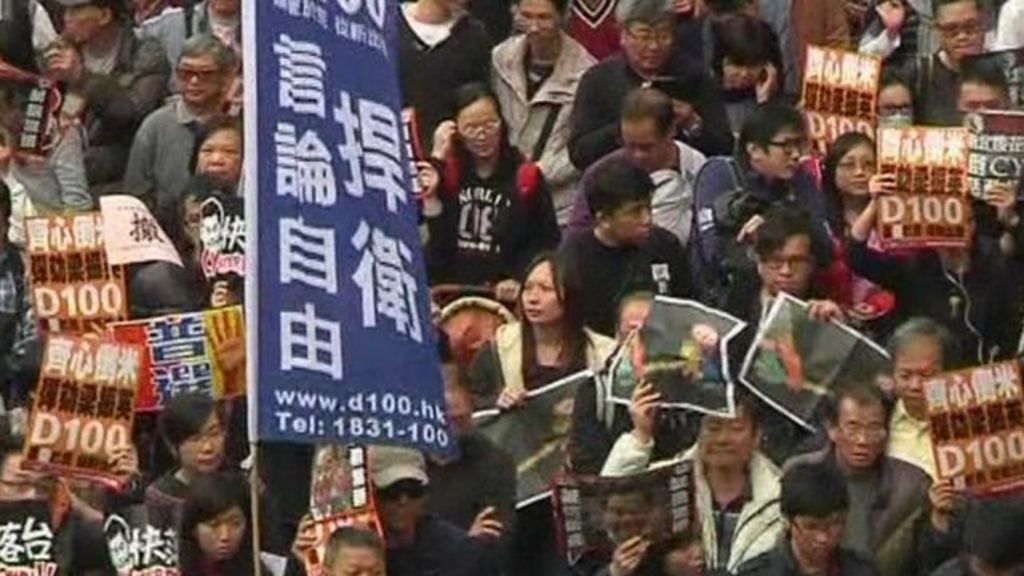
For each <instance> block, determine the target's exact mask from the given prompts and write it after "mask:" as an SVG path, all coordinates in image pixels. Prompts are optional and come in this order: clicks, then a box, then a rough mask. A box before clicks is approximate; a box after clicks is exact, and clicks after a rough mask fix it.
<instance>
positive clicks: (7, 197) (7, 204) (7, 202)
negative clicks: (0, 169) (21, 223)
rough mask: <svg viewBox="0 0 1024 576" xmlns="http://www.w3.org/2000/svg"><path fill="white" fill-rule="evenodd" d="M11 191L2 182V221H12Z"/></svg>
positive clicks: (0, 217) (0, 183) (0, 195)
mask: <svg viewBox="0 0 1024 576" xmlns="http://www.w3.org/2000/svg"><path fill="white" fill-rule="evenodd" d="M11 211H12V208H11V189H10V188H8V187H7V184H6V183H5V182H3V181H2V180H0V219H2V220H4V221H5V222H6V221H7V220H10V218H11Z"/></svg>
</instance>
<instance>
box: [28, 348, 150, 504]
mask: <svg viewBox="0 0 1024 576" xmlns="http://www.w3.org/2000/svg"><path fill="white" fill-rule="evenodd" d="M143 352H144V351H143V349H142V347H141V346H138V345H135V344H126V343H122V342H110V341H99V340H95V339H91V338H89V339H86V338H77V337H73V336H66V335H62V334H55V335H51V336H50V338H49V340H48V341H47V343H46V351H45V352H44V355H43V365H42V369H41V370H40V374H39V386H38V387H37V388H36V394H35V400H34V402H33V405H32V413H31V415H30V417H29V425H28V434H27V439H26V441H25V466H26V467H28V468H32V469H41V470H50V471H53V472H55V473H58V474H62V475H65V476H73V477H79V478H83V479H86V480H91V481H95V482H100V483H103V484H108V485H117V484H119V483H120V481H121V480H122V478H120V477H119V476H118V475H117V474H114V473H113V472H112V469H111V468H112V465H111V459H112V457H113V455H114V454H115V453H116V452H117V451H118V450H120V449H123V448H127V447H129V446H131V442H132V424H133V422H134V420H135V393H136V390H137V389H138V385H139V376H140V368H141V362H142V355H143Z"/></svg>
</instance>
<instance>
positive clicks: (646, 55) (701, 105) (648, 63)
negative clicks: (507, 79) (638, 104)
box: [569, 0, 733, 170]
mask: <svg viewBox="0 0 1024 576" xmlns="http://www.w3.org/2000/svg"><path fill="white" fill-rule="evenodd" d="M616 15H617V17H618V20H619V26H620V28H621V29H622V33H621V39H622V54H617V55H615V56H611V57H609V58H607V59H605V60H603V61H602V62H600V63H598V64H597V65H596V66H594V67H593V68H591V69H590V70H588V71H587V72H586V73H585V74H584V75H583V78H582V79H581V80H580V84H579V87H578V89H577V91H576V100H575V103H574V105H573V116H572V129H571V134H570V136H569V158H570V159H571V160H572V163H573V164H574V165H575V166H576V167H577V168H579V169H580V170H586V169H587V168H589V167H590V166H591V165H592V164H593V163H594V162H597V161H598V160H599V159H600V158H602V157H603V156H605V155H607V154H610V153H611V152H614V151H615V149H616V148H618V143H619V136H620V134H619V118H620V113H621V111H622V102H623V100H624V99H625V98H626V95H627V94H628V93H629V92H631V91H632V90H634V89H636V88H640V87H654V88H658V89H659V90H662V91H663V92H666V93H668V94H669V95H670V96H671V97H672V99H673V108H674V111H675V116H676V120H677V124H676V130H677V133H676V137H677V139H679V140H681V141H683V142H686V143H687V144H689V145H691V146H693V147H694V148H696V149H697V150H700V151H701V152H703V153H704V154H707V155H712V154H730V153H731V152H732V145H733V137H732V132H731V131H730V130H729V121H728V117H727V116H726V113H725V105H724V104H723V102H722V96H721V93H720V92H719V90H718V87H717V85H716V84H715V81H714V80H713V79H712V78H711V76H710V75H709V74H708V73H707V71H705V70H704V66H703V64H702V63H701V62H700V61H699V59H693V58H692V57H689V56H686V55H684V54H682V53H681V52H680V51H679V50H677V49H676V48H675V47H674V46H673V44H674V37H675V20H676V15H675V11H674V7H673V4H672V0H619V3H618V7H617V9H616Z"/></svg>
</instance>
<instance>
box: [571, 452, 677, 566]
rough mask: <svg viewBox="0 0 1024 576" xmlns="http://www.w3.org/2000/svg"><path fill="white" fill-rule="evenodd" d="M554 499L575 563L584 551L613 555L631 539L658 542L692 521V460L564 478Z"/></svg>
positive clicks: (601, 555)
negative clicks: (619, 472)
mask: <svg viewBox="0 0 1024 576" xmlns="http://www.w3.org/2000/svg"><path fill="white" fill-rule="evenodd" d="M553 501H554V511H555V517H556V518H557V529H558V537H559V538H558V539H559V544H560V547H561V550H562V552H563V553H564V554H565V555H566V557H567V558H568V559H569V562H570V563H571V564H575V563H576V562H577V561H578V560H579V559H580V557H582V556H583V555H584V554H596V555H597V556H599V557H611V555H612V553H614V551H615V548H616V547H617V546H618V545H620V544H622V543H623V542H626V541H627V540H629V539H630V538H634V537H637V536H643V537H644V538H646V539H647V540H648V541H649V542H650V543H652V544H656V543H658V542H660V541H662V540H665V539H666V538H669V537H670V536H672V535H673V534H679V533H682V532H684V531H686V530H687V528H689V527H690V526H691V525H693V523H694V520H695V519H696V517H697V514H696V510H695V509H694V489H693V462H692V461H678V462H672V463H667V464H665V465H663V466H659V467H655V468H652V469H651V470H648V471H646V472H643V473H641V474H635V475H632V476H623V477H617V478H612V477H594V476H589V477H574V476H567V477H563V478H561V479H559V480H558V482H557V484H556V485H555V489H554V493H553Z"/></svg>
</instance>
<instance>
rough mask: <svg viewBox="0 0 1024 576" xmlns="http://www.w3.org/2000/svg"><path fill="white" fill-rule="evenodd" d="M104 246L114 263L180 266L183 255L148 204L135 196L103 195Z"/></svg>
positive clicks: (101, 202) (101, 205) (101, 210)
mask: <svg viewBox="0 0 1024 576" xmlns="http://www.w3.org/2000/svg"><path fill="white" fill-rule="evenodd" d="M100 213H101V214H102V215H103V223H104V247H105V248H106V250H107V261H109V262H110V263H111V264H135V263H140V262H152V261H157V260H159V261H163V262H170V263H172V264H177V265H178V266H181V265H182V264H181V256H180V255H179V254H178V251H177V249H175V247H174V244H172V243H171V239H170V238H168V237H167V234H165V233H164V231H163V229H162V228H160V224H159V223H158V222H157V221H156V218H154V217H153V214H152V213H151V212H150V211H149V208H147V207H146V205H145V204H143V203H142V200H139V199H138V198H136V197H135V196H129V195H127V194H115V195H110V196H103V197H101V198H100Z"/></svg>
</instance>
